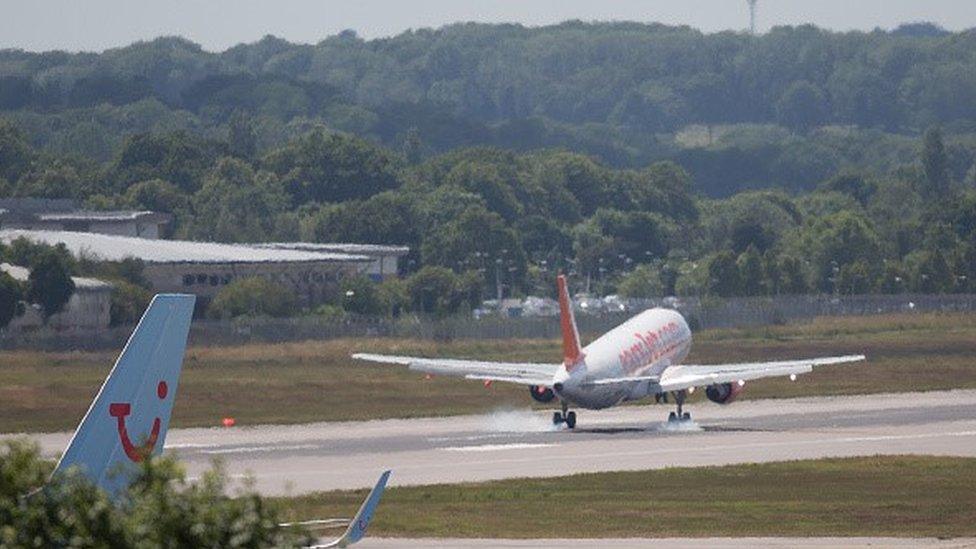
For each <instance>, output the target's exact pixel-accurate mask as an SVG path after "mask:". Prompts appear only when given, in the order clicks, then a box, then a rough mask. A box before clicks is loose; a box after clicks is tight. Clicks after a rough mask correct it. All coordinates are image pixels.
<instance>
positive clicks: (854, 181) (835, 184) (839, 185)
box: [820, 173, 877, 207]
mask: <svg viewBox="0 0 976 549" xmlns="http://www.w3.org/2000/svg"><path fill="white" fill-rule="evenodd" d="M820 190H822V191H826V192H838V193H844V194H848V195H850V196H852V197H853V198H854V200H857V201H858V203H859V204H860V205H861V206H862V207H863V206H867V204H868V201H869V200H870V199H871V197H872V196H873V195H874V192H875V191H876V190H877V186H876V185H875V184H874V183H872V182H868V181H867V180H865V179H864V176H862V175H860V174H857V173H840V174H838V175H836V176H834V177H832V178H830V179H828V180H827V181H824V182H823V183H822V184H821V185H820Z"/></svg>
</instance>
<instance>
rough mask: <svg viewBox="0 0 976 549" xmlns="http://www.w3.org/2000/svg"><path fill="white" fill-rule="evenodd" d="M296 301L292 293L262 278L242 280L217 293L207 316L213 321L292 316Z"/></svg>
mask: <svg viewBox="0 0 976 549" xmlns="http://www.w3.org/2000/svg"><path fill="white" fill-rule="evenodd" d="M297 301H298V300H297V299H296V297H295V294H294V293H292V292H291V291H289V290H288V289H286V288H282V287H281V286H279V285H277V284H274V283H273V282H270V281H268V280H266V279H264V278H260V277H252V278H242V279H240V280H235V281H234V282H231V283H230V284H228V285H227V286H225V287H224V288H223V289H222V290H220V292H219V293H218V294H217V296H216V297H215V298H214V300H213V301H212V302H211V303H210V307H209V313H210V316H212V317H214V318H236V317H239V316H245V315H246V316H271V317H284V316H290V315H293V314H295V308H296V307H297Z"/></svg>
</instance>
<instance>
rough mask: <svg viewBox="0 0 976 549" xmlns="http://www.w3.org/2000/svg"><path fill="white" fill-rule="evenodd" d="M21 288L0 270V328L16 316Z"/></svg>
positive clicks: (12, 278) (21, 294)
mask: <svg viewBox="0 0 976 549" xmlns="http://www.w3.org/2000/svg"><path fill="white" fill-rule="evenodd" d="M22 297H23V290H22V289H21V287H20V283H19V282H17V281H16V280H14V277H12V276H10V275H9V274H7V273H5V272H2V271H0V330H2V329H3V328H6V327H7V325H8V324H10V321H11V320H13V319H14V317H16V316H17V313H18V312H19V311H18V309H19V308H20V300H21V298H22Z"/></svg>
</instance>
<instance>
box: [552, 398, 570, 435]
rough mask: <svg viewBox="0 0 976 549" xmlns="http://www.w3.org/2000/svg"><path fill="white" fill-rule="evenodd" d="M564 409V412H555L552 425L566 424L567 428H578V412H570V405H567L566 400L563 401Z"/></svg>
mask: <svg viewBox="0 0 976 549" xmlns="http://www.w3.org/2000/svg"><path fill="white" fill-rule="evenodd" d="M562 407H563V411H562V412H553V414H552V424H553V425H562V424H563V423H565V424H566V427H568V428H570V429H574V428H576V412H570V411H569V404H567V403H566V401H565V400H564V401H562Z"/></svg>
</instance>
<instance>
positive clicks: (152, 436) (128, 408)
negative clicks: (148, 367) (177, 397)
mask: <svg viewBox="0 0 976 549" xmlns="http://www.w3.org/2000/svg"><path fill="white" fill-rule="evenodd" d="M168 393H169V387H168V386H167V385H166V382H165V381H160V382H159V384H158V385H156V396H157V397H159V400H165V399H166V395H167V394H168ZM131 412H132V405H131V404H130V403H128V402H113V403H112V404H110V405H109V407H108V413H109V415H110V416H112V417H114V418H116V419H117V420H118V425H117V428H118V430H119V440H120V441H121V442H122V449H123V450H125V455H126V456H128V457H129V459H130V460H132V461H134V462H137V463H138V462H140V461H142V460H143V459H144V458H145V457H146V456H148V455H150V454H152V451H153V448H155V447H156V440H157V439H158V438H159V429H160V426H161V424H162V421H161V420H160V419H159V418H158V417H157V418H155V419H153V425H152V430H151V431H150V432H149V438H148V439H146V444H145V446H143V447H142V448H140V447H138V446H136V445H135V444H133V443H132V439H130V438H129V432H128V430H127V429H126V427H125V418H126V417H128V416H129V414H130V413H131Z"/></svg>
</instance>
